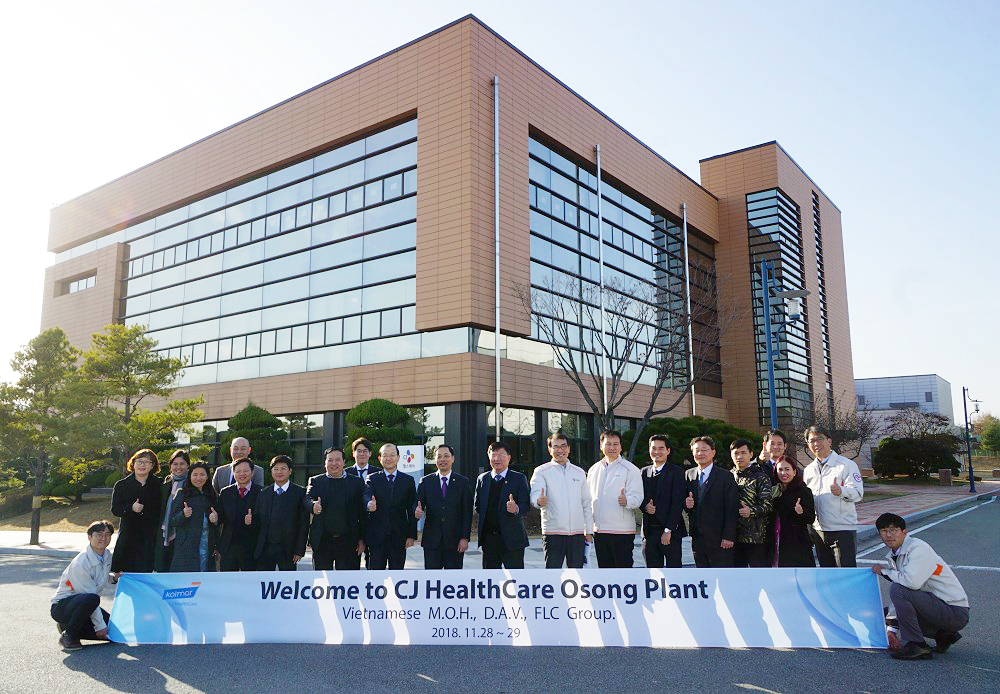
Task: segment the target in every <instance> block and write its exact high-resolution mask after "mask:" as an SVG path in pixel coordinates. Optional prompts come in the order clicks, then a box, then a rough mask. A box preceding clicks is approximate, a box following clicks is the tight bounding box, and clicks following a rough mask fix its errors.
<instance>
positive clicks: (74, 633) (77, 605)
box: [49, 593, 111, 641]
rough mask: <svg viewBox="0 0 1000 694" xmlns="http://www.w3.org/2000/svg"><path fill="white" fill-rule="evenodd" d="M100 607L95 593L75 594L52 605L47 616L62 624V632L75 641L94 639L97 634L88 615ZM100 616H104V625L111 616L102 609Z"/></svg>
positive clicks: (98, 598)
mask: <svg viewBox="0 0 1000 694" xmlns="http://www.w3.org/2000/svg"><path fill="white" fill-rule="evenodd" d="M100 605H101V596H100V595H97V594H96V593H77V594H76V595H71V596H69V597H68V598H63V599H62V600H60V601H59V602H54V603H52V607H51V608H50V609H49V614H50V615H52V619H54V620H56V622H58V623H59V624H62V626H63V630H64V631H65V632H66V633H67V634H68V635H69V637H70V638H71V639H73V640H75V641H79V640H80V639H96V638H97V633H96V632H95V631H94V623H93V622H91V621H90V615H92V614H93V613H94V610H96V609H97V608H98V607H100ZM101 614H103V615H104V623H105V624H107V623H108V620H109V619H111V615H109V614H108V613H107V611H106V610H105V609H104V608H103V607H102V608H101Z"/></svg>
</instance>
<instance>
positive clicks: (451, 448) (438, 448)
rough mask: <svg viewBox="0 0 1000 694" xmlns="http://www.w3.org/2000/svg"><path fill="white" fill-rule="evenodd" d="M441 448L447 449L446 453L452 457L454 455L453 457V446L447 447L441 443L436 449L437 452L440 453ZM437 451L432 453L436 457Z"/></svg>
mask: <svg viewBox="0 0 1000 694" xmlns="http://www.w3.org/2000/svg"><path fill="white" fill-rule="evenodd" d="M442 448H447V449H448V452H449V453H451V455H452V456H453V457H454V455H455V447H454V446H449V445H448V444H446V443H442V444H441V445H440V446H438V447H437V451H440V450H441V449H442ZM437 451H435V452H434V453H435V455H437Z"/></svg>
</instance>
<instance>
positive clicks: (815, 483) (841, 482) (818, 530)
mask: <svg viewBox="0 0 1000 694" xmlns="http://www.w3.org/2000/svg"><path fill="white" fill-rule="evenodd" d="M805 436H806V444H807V445H808V446H809V451H810V452H811V453H812V454H813V455H814V456H815V458H814V459H813V461H812V462H811V463H810V464H809V465H807V466H806V469H805V471H804V472H803V473H802V481H803V482H805V484H806V486H807V487H809V489H810V491H812V493H813V499H814V500H815V501H816V522H815V523H813V529H812V532H811V533H810V534H811V535H812V538H813V542H814V544H815V545H816V558H817V559H818V560H819V565H820V566H827V567H830V566H839V567H845V566H847V567H853V566H857V565H858V564H857V558H856V553H857V535H858V511H857V508H856V507H855V504H857V503H858V502H859V501H861V499H862V497H864V495H865V486H864V483H863V482H862V480H861V471H860V470H859V469H858V466H857V464H856V463H855V462H854V461H853V460H851V459H850V458H845V457H844V456H842V455H840V454H839V453H837V452H835V451H834V450H833V440H832V439H831V438H830V434H829V432H827V431H826V430H825V429H823V428H822V427H818V426H811V427H809V428H808V429H806V434H805Z"/></svg>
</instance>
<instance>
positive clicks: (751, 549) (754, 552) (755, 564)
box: [733, 542, 771, 569]
mask: <svg viewBox="0 0 1000 694" xmlns="http://www.w3.org/2000/svg"><path fill="white" fill-rule="evenodd" d="M770 565H771V562H769V561H768V559H767V545H766V544H764V543H760V544H757V543H754V542H737V543H736V545H735V546H734V547H733V566H735V567H736V568H739V569H745V568H747V567H749V568H751V569H760V568H765V567H768V566H770Z"/></svg>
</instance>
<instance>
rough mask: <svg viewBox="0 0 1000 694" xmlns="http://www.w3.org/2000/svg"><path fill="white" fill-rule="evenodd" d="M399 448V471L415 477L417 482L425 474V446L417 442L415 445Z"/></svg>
mask: <svg viewBox="0 0 1000 694" xmlns="http://www.w3.org/2000/svg"><path fill="white" fill-rule="evenodd" d="M397 448H398V449H399V463H398V467H399V471H400V472H405V473H406V474H407V475H409V476H410V477H412V478H413V479H415V480H416V481H417V482H419V481H420V478H421V477H423V476H424V447H423V446H421V445H419V444H417V445H413V446H397Z"/></svg>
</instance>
